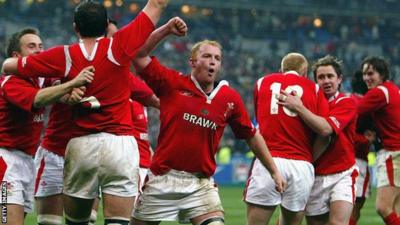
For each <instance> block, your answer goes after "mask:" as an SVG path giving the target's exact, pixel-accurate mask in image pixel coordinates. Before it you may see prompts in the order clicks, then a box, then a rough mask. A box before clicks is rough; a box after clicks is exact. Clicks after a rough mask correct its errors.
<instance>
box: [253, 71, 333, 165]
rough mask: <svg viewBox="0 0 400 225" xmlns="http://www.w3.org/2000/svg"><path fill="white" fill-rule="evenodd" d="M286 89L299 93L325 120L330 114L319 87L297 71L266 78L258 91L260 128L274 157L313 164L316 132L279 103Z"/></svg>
mask: <svg viewBox="0 0 400 225" xmlns="http://www.w3.org/2000/svg"><path fill="white" fill-rule="evenodd" d="M282 90H285V91H286V92H289V93H290V92H292V91H295V92H296V93H297V95H299V96H301V100H302V102H303V105H304V106H305V107H306V108H307V109H309V110H310V111H311V112H313V113H314V114H317V115H320V116H323V117H325V116H326V115H328V112H329V106H328V102H327V100H326V99H325V97H324V95H323V93H322V91H321V90H320V89H319V87H318V85H316V84H315V83H314V82H312V81H310V80H308V79H307V78H306V77H302V76H299V75H298V74H297V73H296V72H294V71H289V72H287V73H284V74H283V73H273V74H268V75H265V76H264V77H262V78H260V79H259V80H258V81H257V84H256V86H255V88H254V105H255V113H256V117H257V121H258V124H259V129H260V132H261V134H262V136H263V137H264V139H265V141H266V142H267V145H268V148H269V150H270V151H271V154H272V156H273V157H281V158H287V159H296V160H305V161H308V162H312V149H313V148H312V146H313V143H314V139H315V133H314V132H313V131H312V130H311V129H310V128H309V127H308V126H307V125H306V124H305V123H304V122H303V120H302V119H301V118H300V117H299V116H298V115H297V114H296V113H293V112H292V111H290V110H289V109H287V108H285V107H282V106H280V105H278V104H277V102H278V100H277V98H276V95H278V94H280V92H281V91H282Z"/></svg>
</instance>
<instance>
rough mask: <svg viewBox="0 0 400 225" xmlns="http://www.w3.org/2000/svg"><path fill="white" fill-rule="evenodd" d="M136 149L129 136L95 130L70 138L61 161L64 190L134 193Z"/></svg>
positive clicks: (80, 194) (92, 194)
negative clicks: (62, 162) (91, 132)
mask: <svg viewBox="0 0 400 225" xmlns="http://www.w3.org/2000/svg"><path fill="white" fill-rule="evenodd" d="M138 176H139V151H138V146H137V143H136V140H135V138H134V137H133V136H118V135H114V134H109V133H97V134H91V135H86V136H82V137H76V138H72V139H71V140H70V141H69V142H68V145H67V150H66V153H65V164H64V194H66V195H68V196H72V197H76V198H84V199H94V198H96V197H97V196H98V195H99V194H98V192H99V187H101V191H102V193H105V194H110V195H116V196H120V197H134V196H135V195H136V194H137V192H138V186H137V185H138V179H139V177H138Z"/></svg>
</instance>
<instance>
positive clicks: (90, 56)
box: [79, 37, 103, 61]
mask: <svg viewBox="0 0 400 225" xmlns="http://www.w3.org/2000/svg"><path fill="white" fill-rule="evenodd" d="M101 39H103V37H98V38H96V43H95V44H94V48H93V50H92V54H90V55H89V53H88V52H87V51H86V48H85V44H84V43H83V40H82V39H79V47H80V49H81V51H82V54H83V56H84V57H85V58H86V59H87V60H88V61H93V59H94V56H95V55H96V52H97V47H98V46H99V41H100V40H101Z"/></svg>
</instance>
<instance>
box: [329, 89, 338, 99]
mask: <svg viewBox="0 0 400 225" xmlns="http://www.w3.org/2000/svg"><path fill="white" fill-rule="evenodd" d="M338 96H339V91H337V92H336V94H334V95H333V96H331V97H330V98H329V99H328V102H331V101H333V100H335V99H336V98H337V97H338Z"/></svg>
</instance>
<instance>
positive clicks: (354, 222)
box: [349, 218, 357, 225]
mask: <svg viewBox="0 0 400 225" xmlns="http://www.w3.org/2000/svg"><path fill="white" fill-rule="evenodd" d="M349 225H357V221H355V220H354V219H353V218H350V220H349Z"/></svg>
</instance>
